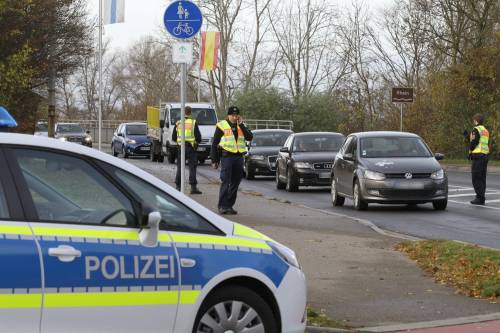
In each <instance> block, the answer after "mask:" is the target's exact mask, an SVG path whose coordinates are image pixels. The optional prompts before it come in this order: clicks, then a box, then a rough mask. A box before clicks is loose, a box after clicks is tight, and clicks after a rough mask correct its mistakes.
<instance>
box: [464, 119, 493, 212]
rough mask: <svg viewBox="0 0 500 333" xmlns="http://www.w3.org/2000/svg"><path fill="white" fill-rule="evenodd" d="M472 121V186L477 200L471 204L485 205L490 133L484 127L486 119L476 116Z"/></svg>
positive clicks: (470, 147) (470, 148)
mask: <svg viewBox="0 0 500 333" xmlns="http://www.w3.org/2000/svg"><path fill="white" fill-rule="evenodd" d="M472 121H473V122H474V129H473V130H472V132H471V134H470V146H469V150H470V159H471V160H472V185H473V186H474V191H476V198H475V199H474V200H472V201H471V202H470V203H471V204H473V205H484V203H485V200H486V197H485V193H486V172H487V169H488V155H489V153H490V132H488V130H487V129H486V127H484V125H483V123H484V117H483V115H481V114H476V115H475V116H474V117H473V118H472Z"/></svg>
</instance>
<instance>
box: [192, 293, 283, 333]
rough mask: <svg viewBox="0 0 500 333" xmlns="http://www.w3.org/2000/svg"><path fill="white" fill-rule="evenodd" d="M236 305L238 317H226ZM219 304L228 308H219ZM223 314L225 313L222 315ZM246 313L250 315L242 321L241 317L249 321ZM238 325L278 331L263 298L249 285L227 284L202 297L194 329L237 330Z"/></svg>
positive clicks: (194, 331)
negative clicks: (233, 318)
mask: <svg viewBox="0 0 500 333" xmlns="http://www.w3.org/2000/svg"><path fill="white" fill-rule="evenodd" d="M235 307H237V308H236V309H238V308H239V311H238V310H236V311H238V312H239V313H238V314H237V316H236V318H238V320H236V321H232V320H229V319H230V318H229V317H230V316H231V315H232V312H233V310H234V309H235ZM221 308H222V309H226V310H227V311H223V310H222V311H220V309H221ZM217 309H219V311H217ZM224 314H225V315H226V316H227V317H226V318H221V316H224ZM249 315H250V316H253V319H252V320H251V321H250V322H248V323H247V324H246V325H244V323H243V320H245V322H246V321H248V318H247V316H249ZM242 323H243V324H242ZM238 325H243V328H245V329H248V330H252V329H256V330H258V328H259V327H263V332H265V333H275V332H278V326H277V320H276V318H275V317H274V314H273V311H272V309H271V307H270V305H269V304H268V303H267V302H266V300H264V298H262V297H261V296H260V295H259V294H257V293H256V292H254V291H252V290H250V289H248V288H244V287H240V286H227V287H223V288H221V289H219V290H216V291H215V292H213V293H212V294H210V295H209V296H208V297H207V298H206V299H205V300H204V301H203V303H202V305H201V307H200V310H199V311H198V314H197V316H196V319H195V322H194V326H193V333H197V332H218V331H222V332H239V330H237V327H238ZM221 328H222V330H221Z"/></svg>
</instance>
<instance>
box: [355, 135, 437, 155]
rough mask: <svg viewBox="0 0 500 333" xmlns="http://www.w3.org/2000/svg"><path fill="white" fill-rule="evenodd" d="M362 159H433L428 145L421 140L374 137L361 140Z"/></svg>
mask: <svg viewBox="0 0 500 333" xmlns="http://www.w3.org/2000/svg"><path fill="white" fill-rule="evenodd" d="M360 148H361V152H360V155H361V157H364V158H386V157H432V153H431V152H430V150H429V148H427V145H426V144H425V143H424V142H423V141H422V140H421V139H420V138H408V137H374V138H363V139H361V145H360Z"/></svg>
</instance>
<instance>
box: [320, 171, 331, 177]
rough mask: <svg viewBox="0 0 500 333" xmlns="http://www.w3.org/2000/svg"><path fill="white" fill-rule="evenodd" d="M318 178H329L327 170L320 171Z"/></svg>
mask: <svg viewBox="0 0 500 333" xmlns="http://www.w3.org/2000/svg"><path fill="white" fill-rule="evenodd" d="M319 178H330V173H329V172H320V173H319Z"/></svg>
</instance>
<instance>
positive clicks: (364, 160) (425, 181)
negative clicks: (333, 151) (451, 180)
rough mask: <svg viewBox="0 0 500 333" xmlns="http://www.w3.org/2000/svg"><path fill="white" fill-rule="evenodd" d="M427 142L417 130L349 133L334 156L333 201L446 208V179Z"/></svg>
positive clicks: (365, 205) (363, 206) (362, 206)
mask: <svg viewBox="0 0 500 333" xmlns="http://www.w3.org/2000/svg"><path fill="white" fill-rule="evenodd" d="M443 158H444V156H443V155H442V154H436V155H433V154H432V152H431V150H430V149H429V147H428V146H427V144H426V143H425V142H424V140H422V138H420V137H419V136H418V135H416V134H412V133H402V132H365V133H355V134H351V135H350V136H349V137H348V138H347V140H346V141H345V143H344V145H343V146H342V149H341V150H340V152H339V153H338V154H337V157H336V159H335V163H334V165H333V169H332V185H331V193H332V202H333V205H334V206H342V205H343V204H344V200H345V198H346V197H347V198H352V199H353V201H354V207H355V208H356V209H358V210H365V209H367V208H368V204H369V203H380V204H421V203H426V202H432V204H433V206H434V208H435V209H436V210H444V209H446V206H447V203H448V179H447V176H446V173H445V172H444V170H443V169H442V168H441V165H440V164H439V162H438V160H441V159H443Z"/></svg>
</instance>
